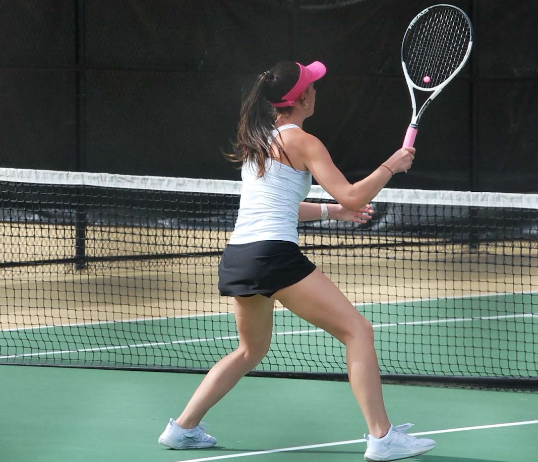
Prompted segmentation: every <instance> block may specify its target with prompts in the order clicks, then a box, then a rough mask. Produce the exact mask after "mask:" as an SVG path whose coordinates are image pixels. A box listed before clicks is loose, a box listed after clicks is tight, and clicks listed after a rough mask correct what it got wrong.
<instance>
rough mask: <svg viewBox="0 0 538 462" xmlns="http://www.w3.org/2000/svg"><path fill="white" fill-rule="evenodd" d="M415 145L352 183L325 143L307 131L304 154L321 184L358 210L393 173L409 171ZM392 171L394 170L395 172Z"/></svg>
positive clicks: (311, 170)
mask: <svg viewBox="0 0 538 462" xmlns="http://www.w3.org/2000/svg"><path fill="white" fill-rule="evenodd" d="M414 154H415V149H414V148H402V149H399V150H398V151H396V152H395V153H394V154H393V155H392V156H391V157H390V158H389V159H388V160H386V161H385V162H383V165H384V166H379V168H377V169H376V170H375V171H373V172H372V173H371V174H370V175H368V176H367V177H366V178H364V179H362V180H360V181H357V182H356V183H350V182H349V181H348V180H347V179H346V178H345V177H344V175H343V174H342V172H341V171H340V170H339V169H338V167H336V165H334V162H333V161H332V158H331V156H330V154H329V152H328V151H327V148H326V147H325V146H324V145H323V143H322V142H321V141H320V140H318V139H317V138H316V137H315V136H312V135H309V134H306V133H305V139H304V140H303V144H302V149H301V157H302V161H303V163H304V165H305V166H306V167H307V168H308V170H309V171H310V173H311V174H312V176H313V177H314V178H315V179H316V181H317V182H318V183H319V185H320V186H321V187H322V188H323V189H324V190H325V191H327V192H328V193H329V194H330V195H331V196H332V197H333V198H334V199H335V200H336V201H337V202H338V203H339V204H341V205H343V206H344V207H345V208H347V209H349V210H358V209H360V208H361V207H364V206H365V205H366V204H368V203H369V202H370V201H371V200H372V199H373V198H374V197H375V196H377V194H379V192H380V191H381V190H382V189H383V187H384V186H385V185H386V184H387V183H388V181H389V180H390V179H391V177H392V174H393V173H399V172H406V171H407V170H408V169H409V168H410V167H411V164H412V162H413V158H414ZM391 172H392V173H391Z"/></svg>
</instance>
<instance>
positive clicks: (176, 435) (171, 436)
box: [159, 419, 217, 449]
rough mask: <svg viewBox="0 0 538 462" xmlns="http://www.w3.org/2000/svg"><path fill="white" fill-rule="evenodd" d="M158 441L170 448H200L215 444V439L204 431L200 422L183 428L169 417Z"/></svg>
mask: <svg viewBox="0 0 538 462" xmlns="http://www.w3.org/2000/svg"><path fill="white" fill-rule="evenodd" d="M159 443H160V444H162V445H163V446H167V447H169V448H171V449H201V448H210V447H213V446H215V444H217V440H216V439H215V438H213V437H212V436H211V435H208V434H207V433H206V432H205V428H204V427H203V426H202V424H200V425H198V426H197V427H194V428H189V429H185V428H181V427H180V426H179V425H178V424H177V422H176V421H175V420H174V419H170V421H169V422H168V425H167V426H166V428H165V429H164V432H163V433H162V435H161V436H159Z"/></svg>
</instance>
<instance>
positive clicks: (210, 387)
mask: <svg viewBox="0 0 538 462" xmlns="http://www.w3.org/2000/svg"><path fill="white" fill-rule="evenodd" d="M273 307H274V301H273V300H271V299H270V298H266V297H263V296H261V295H255V296H253V297H235V299H234V309H235V319H236V322H237V329H238V332H239V347H238V348H237V350H235V351H234V352H233V353H230V354H229V355H228V356H226V357H224V358H223V359H221V360H220V361H219V362H218V363H217V364H215V365H214V366H213V367H212V368H211V370H210V371H209V372H208V374H207V375H206V376H205V378H204V380H203V381H202V383H201V384H200V386H199V387H198V389H197V390H196V392H195V393H194V395H193V396H192V398H191V399H190V401H189V403H188V404H187V407H186V408H185V410H184V411H183V413H182V414H181V415H180V416H179V417H178V419H177V420H176V422H177V423H178V424H179V425H180V426H181V427H183V428H193V427H195V426H196V425H198V424H199V423H200V420H201V419H202V417H203V416H204V415H205V414H206V413H207V411H209V409H211V407H213V406H214V405H215V404H216V403H217V402H218V401H220V400H221V399H222V398H223V397H224V396H225V395H226V394H227V393H228V392H229V391H230V390H231V389H232V388H233V387H234V386H235V384H236V383H237V382H238V381H239V379H241V377H243V376H244V375H245V374H247V373H248V372H250V371H251V370H252V369H253V368H254V367H255V366H256V365H257V364H258V363H259V362H260V361H261V360H262V359H263V358H264V356H265V355H266V354H267V351H268V350H269V346H270V345H271V335H272V332H273Z"/></svg>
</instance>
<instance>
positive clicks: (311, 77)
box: [270, 61, 327, 107]
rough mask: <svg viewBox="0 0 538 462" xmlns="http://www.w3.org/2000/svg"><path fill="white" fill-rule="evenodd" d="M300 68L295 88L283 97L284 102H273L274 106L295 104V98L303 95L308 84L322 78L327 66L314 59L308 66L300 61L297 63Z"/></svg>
mask: <svg viewBox="0 0 538 462" xmlns="http://www.w3.org/2000/svg"><path fill="white" fill-rule="evenodd" d="M297 65H298V66H299V69H300V73H299V79H298V80H297V83H296V84H295V85H294V86H293V88H292V89H291V90H290V91H289V92H288V93H286V94H285V95H284V96H283V97H282V103H271V102H270V104H271V106H273V107H286V106H295V100H296V99H297V98H299V97H300V96H301V94H302V93H303V92H304V91H305V90H306V89H307V87H308V85H310V84H311V83H312V82H315V81H316V80H319V79H321V78H322V77H323V76H324V75H325V72H327V68H326V67H325V65H324V64H323V63H320V62H319V61H314V62H313V63H312V64H309V65H308V66H303V65H302V64H300V63H297Z"/></svg>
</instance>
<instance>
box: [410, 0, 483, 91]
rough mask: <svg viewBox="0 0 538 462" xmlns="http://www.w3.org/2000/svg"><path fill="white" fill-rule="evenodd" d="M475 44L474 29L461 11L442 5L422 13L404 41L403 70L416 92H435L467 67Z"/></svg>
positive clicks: (416, 18) (413, 22)
mask: <svg viewBox="0 0 538 462" xmlns="http://www.w3.org/2000/svg"><path fill="white" fill-rule="evenodd" d="M472 44H473V26H472V24H471V20H470V19H469V17H468V16H467V14H466V13H465V12H464V11H463V10H461V9H460V8H458V7H455V6H452V5H447V4H440V5H434V6H431V7H429V8H426V9H425V10H423V11H421V12H420V13H419V14H418V15H417V16H416V17H415V18H414V19H413V20H412V21H411V23H410V24H409V26H408V28H407V30H406V32H405V35H404V38H403V41H402V50H401V58H402V67H403V70H404V73H405V74H406V77H408V81H409V82H410V83H411V84H412V85H413V86H414V87H415V88H417V89H419V90H425V91H434V90H436V89H437V88H438V87H439V86H441V85H443V84H444V83H445V82H448V81H449V80H451V79H452V78H453V77H454V76H455V75H456V74H457V73H458V72H459V71H460V70H461V68H462V67H463V66H464V65H465V63H466V62H467V59H468V58H469V55H470V53H471V48H472Z"/></svg>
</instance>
